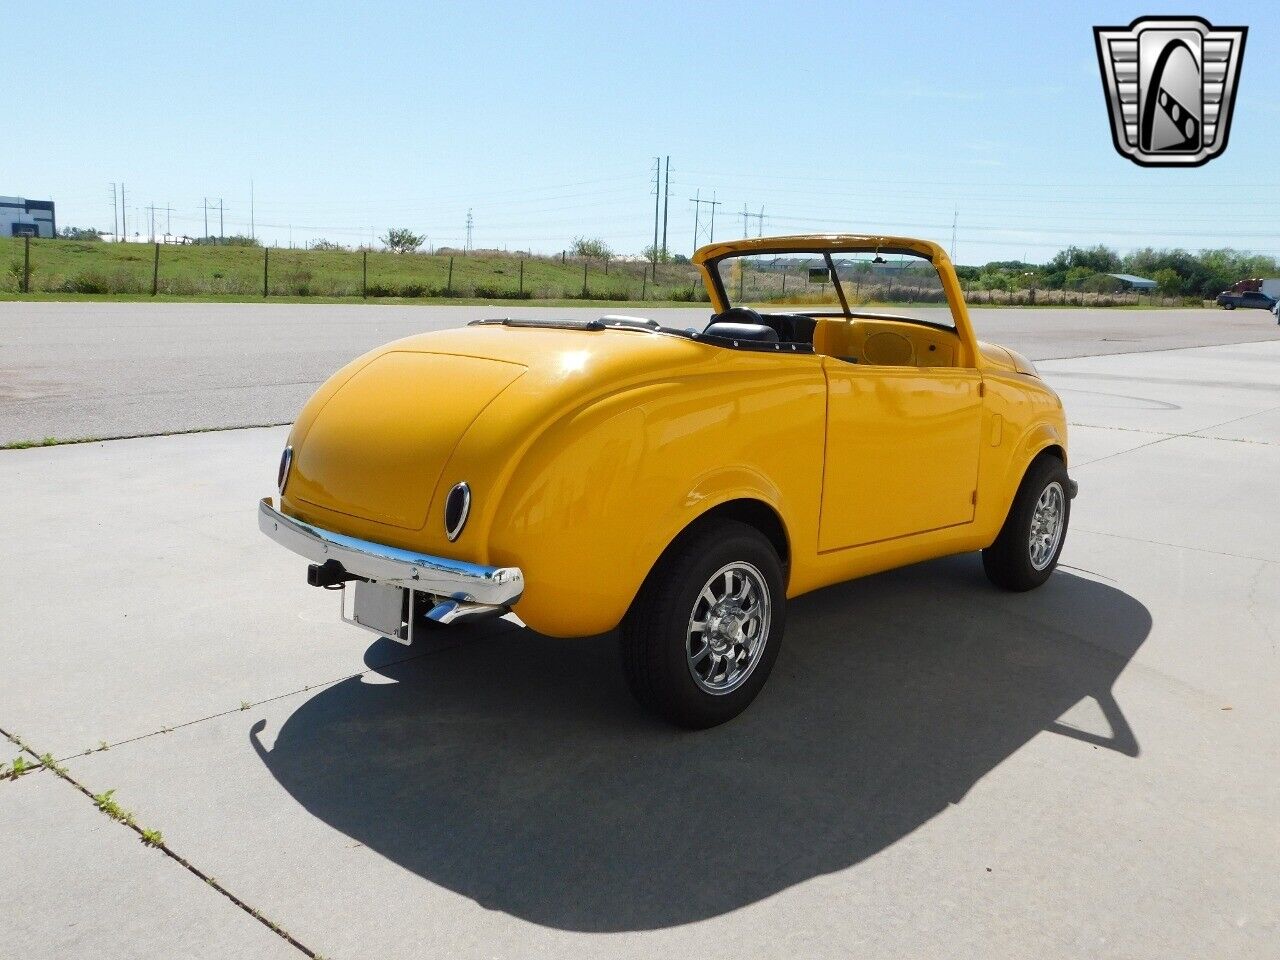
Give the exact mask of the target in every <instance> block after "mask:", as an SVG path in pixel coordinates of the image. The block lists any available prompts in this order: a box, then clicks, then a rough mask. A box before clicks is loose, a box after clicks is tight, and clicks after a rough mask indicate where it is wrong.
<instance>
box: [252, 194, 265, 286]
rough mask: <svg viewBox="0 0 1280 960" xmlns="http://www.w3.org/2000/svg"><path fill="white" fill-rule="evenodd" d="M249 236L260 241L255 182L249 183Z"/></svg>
mask: <svg viewBox="0 0 1280 960" xmlns="http://www.w3.org/2000/svg"><path fill="white" fill-rule="evenodd" d="M249 236H250V237H252V238H253V239H254V240H257V239H258V230H257V226H256V225H255V224H254V220H253V180H250V181H249ZM264 296H265V294H264Z"/></svg>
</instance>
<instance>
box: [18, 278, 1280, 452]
mask: <svg viewBox="0 0 1280 960" xmlns="http://www.w3.org/2000/svg"><path fill="white" fill-rule="evenodd" d="M627 309H628V310H629V311H631V312H635V308H627ZM607 312H609V308H602V307H588V308H576V309H575V308H564V307H512V306H509V305H507V304H498V305H495V306H492V307H431V306H391V305H372V306H362V305H346V304H226V303H157V304H146V303H85V302H79V303H52V302H35V303H23V302H8V303H0V444H4V443H10V442H13V441H15V440H41V439H43V438H45V437H56V438H59V439H64V440H65V439H70V438H75V437H95V438H98V437H120V436H137V435H140V434H148V433H174V432H178V431H181V430H198V429H210V428H223V427H242V426H261V425H263V424H271V423H287V422H289V421H290V420H292V419H293V417H294V416H295V415H296V413H297V411H298V408H299V407H301V406H302V404H303V402H304V401H305V400H306V399H307V397H309V396H310V395H311V393H312V392H313V391H314V390H315V389H316V387H317V386H319V385H320V383H322V382H323V381H324V380H325V379H326V378H327V377H328V376H329V375H330V374H331V373H333V372H334V371H335V370H337V369H338V368H339V367H341V366H342V365H343V364H345V363H346V362H347V361H348V360H351V359H352V358H354V357H357V356H359V355H360V354H361V353H364V352H365V351H366V350H369V349H371V348H373V347H375V346H377V345H379V344H382V343H386V342H387V341H389V340H394V339H396V338H398V337H403V336H408V335H409V334H412V333H418V332H421V331H423V330H434V329H441V328H444V327H453V326H459V325H461V324H464V323H466V322H467V321H469V320H474V319H477V318H480V317H491V316H530V315H538V316H547V315H548V314H550V315H553V316H580V317H597V316H600V315H601V314H602V313H607ZM615 312H616V311H615ZM645 312H646V314H647V315H652V316H653V317H654V318H656V319H658V320H660V321H661V322H663V323H668V324H671V325H676V326H691V325H696V326H699V327H700V326H702V325H703V324H705V322H706V319H707V316H708V314H707V308H706V307H705V306H703V307H696V308H691V309H682V310H672V309H666V310H662V309H655V310H649V311H645ZM899 312H906V313H908V314H909V315H910V314H915V315H918V316H921V317H924V318H929V317H937V318H938V319H943V317H944V311H940V310H938V309H937V308H927V307H918V308H912V307H907V306H906V305H902V310H900V311H899ZM972 314H973V319H974V324H975V326H976V327H977V330H978V335H979V336H980V337H982V338H984V339H987V340H992V341H995V342H996V343H1001V344H1005V345H1006V346H1010V347H1013V348H1014V349H1016V350H1020V351H1021V352H1023V353H1025V354H1026V355H1027V356H1029V357H1031V359H1033V360H1041V359H1047V358H1052V357H1074V356H1084V355H1092V354H1104V353H1117V352H1120V353H1134V352H1138V351H1145V350H1166V349H1171V348H1178V347H1188V346H1203V345H1207V344H1217V343H1231V342H1240V341H1257V340H1265V339H1276V338H1277V337H1280V327H1277V326H1276V324H1275V322H1274V320H1273V318H1272V317H1271V315H1270V314H1268V313H1267V312H1266V311H1263V310H1236V311H1233V312H1228V311H1224V310H1088V309H1055V308H1039V309H1034V310H1021V309H1000V308H996V309H992V308H982V307H978V308H974V309H973V310H972Z"/></svg>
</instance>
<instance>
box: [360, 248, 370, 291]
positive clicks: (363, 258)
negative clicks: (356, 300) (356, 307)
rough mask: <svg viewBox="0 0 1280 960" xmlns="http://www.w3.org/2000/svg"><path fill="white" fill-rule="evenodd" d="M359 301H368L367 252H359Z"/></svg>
mask: <svg viewBox="0 0 1280 960" xmlns="http://www.w3.org/2000/svg"><path fill="white" fill-rule="evenodd" d="M360 299H361V300H367V299H369V251H368V250H362V251H360Z"/></svg>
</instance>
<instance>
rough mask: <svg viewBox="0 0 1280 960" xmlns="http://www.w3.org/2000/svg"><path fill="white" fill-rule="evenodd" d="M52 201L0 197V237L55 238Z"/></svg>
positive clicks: (55, 228) (56, 226)
mask: <svg viewBox="0 0 1280 960" xmlns="http://www.w3.org/2000/svg"><path fill="white" fill-rule="evenodd" d="M57 235H58V225H57V224H56V223H55V222H54V219H53V201H52V200H23V199H22V198H21V197H0V237H56V236H57Z"/></svg>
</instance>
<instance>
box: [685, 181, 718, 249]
mask: <svg viewBox="0 0 1280 960" xmlns="http://www.w3.org/2000/svg"><path fill="white" fill-rule="evenodd" d="M689 202H690V203H692V204H693V249H695V250H697V249H698V247H700V246H702V218H701V214H702V205H703V204H706V205H707V206H709V207H710V208H711V219H710V225H709V231H708V234H707V243H714V242H715V239H716V207H718V206H720V202H721V201H719V200H717V199H716V195H715V194H714V193H713V194H711V199H710V200H703V199H702V191H701V190H699V191H698V192H697V195H696V196H693V197H690V198H689Z"/></svg>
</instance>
